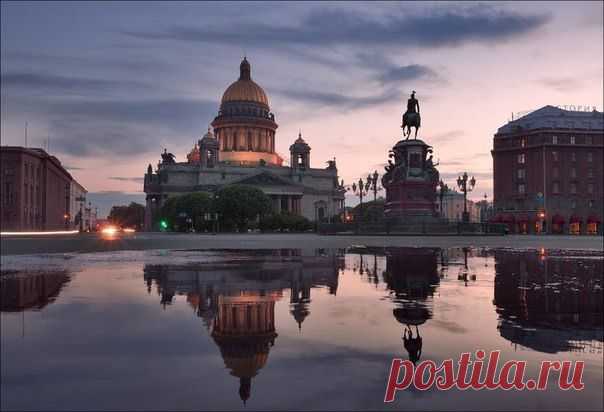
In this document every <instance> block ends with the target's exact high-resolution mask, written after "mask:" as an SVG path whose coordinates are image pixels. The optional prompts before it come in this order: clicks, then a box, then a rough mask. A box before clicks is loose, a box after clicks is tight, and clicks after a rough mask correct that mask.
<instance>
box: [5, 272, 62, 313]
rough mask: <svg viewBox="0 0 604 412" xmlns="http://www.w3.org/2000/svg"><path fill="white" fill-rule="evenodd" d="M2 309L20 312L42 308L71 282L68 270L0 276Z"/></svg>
mask: <svg viewBox="0 0 604 412" xmlns="http://www.w3.org/2000/svg"><path fill="white" fill-rule="evenodd" d="M0 279H1V280H0V293H1V297H0V310H2V311H3V312H13V311H15V312H20V311H23V310H26V309H42V308H44V307H45V306H46V305H48V304H49V303H52V302H54V300H55V299H56V298H57V296H59V293H60V292H61V290H62V289H63V287H64V286H65V284H66V283H67V282H69V279H70V275H69V274H68V273H67V272H63V271H57V272H43V273H32V274H29V273H28V274H25V273H19V274H7V275H3V276H2V277H0Z"/></svg>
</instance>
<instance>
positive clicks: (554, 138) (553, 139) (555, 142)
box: [552, 136, 558, 144]
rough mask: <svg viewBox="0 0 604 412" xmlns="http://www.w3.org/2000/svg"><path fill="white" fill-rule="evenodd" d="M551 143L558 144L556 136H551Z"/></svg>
mask: <svg viewBox="0 0 604 412" xmlns="http://www.w3.org/2000/svg"><path fill="white" fill-rule="evenodd" d="M552 143H553V144H558V136H552Z"/></svg>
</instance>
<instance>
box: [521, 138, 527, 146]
mask: <svg viewBox="0 0 604 412" xmlns="http://www.w3.org/2000/svg"><path fill="white" fill-rule="evenodd" d="M520 146H521V147H525V146H526V137H523V138H522V139H520Z"/></svg>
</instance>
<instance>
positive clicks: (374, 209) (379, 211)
mask: <svg viewBox="0 0 604 412" xmlns="http://www.w3.org/2000/svg"><path fill="white" fill-rule="evenodd" d="M353 214H354V217H355V219H360V220H361V221H362V222H378V221H381V220H383V219H384V199H383V198H379V199H377V200H375V201H373V200H372V201H370V202H363V205H362V207H361V205H360V204H359V205H356V206H355V207H354V209H353Z"/></svg>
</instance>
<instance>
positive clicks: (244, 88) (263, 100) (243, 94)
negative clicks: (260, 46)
mask: <svg viewBox="0 0 604 412" xmlns="http://www.w3.org/2000/svg"><path fill="white" fill-rule="evenodd" d="M239 69H240V75H239V80H237V81H236V82H234V83H232V84H231V85H230V86H229V87H228V88H227V89H226V91H225V92H224V94H223V95H222V103H225V102H234V101H245V102H254V103H260V104H262V105H264V106H266V107H267V108H268V107H269V106H268V97H267V96H266V93H265V92H264V90H263V89H262V87H260V86H259V85H258V84H256V83H255V82H254V81H253V80H252V78H251V66H250V63H249V62H248V61H247V59H246V58H245V57H244V58H243V61H242V62H241V65H240V67H239Z"/></svg>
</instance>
